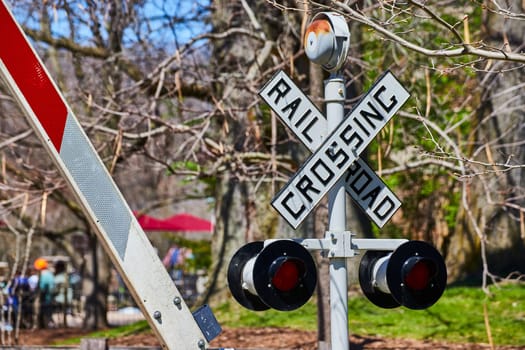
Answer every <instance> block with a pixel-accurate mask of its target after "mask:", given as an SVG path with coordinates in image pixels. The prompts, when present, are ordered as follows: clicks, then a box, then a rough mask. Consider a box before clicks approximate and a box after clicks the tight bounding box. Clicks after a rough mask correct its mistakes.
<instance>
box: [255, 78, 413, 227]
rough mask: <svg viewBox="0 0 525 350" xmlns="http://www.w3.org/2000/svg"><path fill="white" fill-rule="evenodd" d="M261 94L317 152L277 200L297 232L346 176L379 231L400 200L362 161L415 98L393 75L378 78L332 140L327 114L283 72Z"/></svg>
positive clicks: (347, 184)
mask: <svg viewBox="0 0 525 350" xmlns="http://www.w3.org/2000/svg"><path fill="white" fill-rule="evenodd" d="M259 95H260V96H261V98H262V99H263V100H264V101H265V102H266V103H268V105H269V106H270V108H272V110H273V111H274V112H275V113H276V114H277V115H278V116H279V118H280V119H281V121H282V122H283V123H284V124H285V125H287V126H288V127H289V128H290V129H291V130H292V131H293V132H294V133H295V134H296V135H297V137H298V138H299V139H300V140H301V141H302V142H303V143H304V144H305V146H306V147H307V148H308V149H309V150H310V151H312V152H315V153H314V154H312V156H311V157H310V158H308V160H307V161H306V162H305V163H304V165H303V166H302V167H301V168H300V169H299V171H298V172H297V173H296V174H295V175H294V176H293V177H292V178H291V179H290V181H288V183H287V185H286V186H285V187H284V188H283V189H281V191H280V192H279V193H278V194H277V195H276V196H275V198H274V199H273V201H272V205H273V206H274V208H275V209H276V210H277V211H278V212H279V213H280V214H281V215H282V216H283V217H284V218H285V219H286V221H288V223H289V224H290V225H291V226H292V227H293V228H297V227H298V226H299V225H300V224H301V222H302V221H303V220H304V218H305V217H306V216H307V215H308V214H309V212H310V211H311V210H312V209H313V208H314V207H315V206H316V205H317V204H318V203H319V201H320V200H321V198H322V197H323V196H324V195H325V194H326V193H327V192H328V191H329V190H330V188H331V187H332V186H333V185H334V184H335V183H336V182H337V181H338V180H339V178H341V176H343V174H345V172H346V176H345V188H346V191H347V192H348V193H349V194H350V196H351V197H352V199H353V200H354V201H355V202H356V203H357V204H358V205H359V207H360V208H361V209H362V210H363V211H364V212H365V213H366V214H367V215H368V216H369V217H370V219H371V220H372V221H373V222H374V223H375V224H376V225H377V226H379V227H382V226H383V225H384V224H385V223H386V222H388V220H390V218H391V217H392V216H393V215H394V213H395V212H396V211H397V209H398V208H399V207H400V206H401V202H400V201H399V199H398V198H397V197H396V196H395V195H394V193H393V192H392V191H391V190H390V189H389V188H388V187H387V186H386V184H385V183H384V182H383V181H382V180H381V178H380V177H379V176H377V174H376V173H375V172H374V171H373V170H372V169H370V167H369V166H368V164H366V162H365V161H363V160H362V159H360V158H359V154H361V153H362V152H363V151H364V149H365V148H366V147H367V146H368V144H369V143H370V142H371V141H372V139H373V138H374V137H375V136H376V135H377V133H378V132H379V131H380V130H381V129H382V128H383V127H384V126H385V125H386V124H387V122H388V121H389V120H390V119H391V118H392V116H393V115H394V114H395V113H396V112H397V111H398V110H399V109H400V108H401V106H402V105H403V104H404V103H405V102H406V101H407V100H408V98H409V96H410V94H409V93H408V91H407V90H406V89H405V88H404V87H403V86H402V85H401V84H400V83H399V81H398V80H397V79H396V78H395V77H394V75H393V74H392V73H391V72H390V71H387V72H385V73H384V74H383V75H382V76H381V77H380V78H379V79H378V81H377V82H376V83H375V84H374V86H372V88H371V89H370V91H369V92H368V93H367V94H366V95H365V96H364V97H363V98H362V99H361V100H360V101H359V102H358V103H357V104H356V105H355V107H354V108H353V109H352V111H351V112H350V113H349V114H348V115H347V116H346V117H345V119H344V120H343V121H342V122H341V124H340V125H339V126H338V127H337V128H336V130H334V131H333V132H332V133H331V134H330V135H329V136H328V137H326V134H327V132H328V130H327V121H326V118H325V117H324V115H323V114H322V113H321V112H320V111H319V109H317V107H316V106H315V105H314V104H313V103H312V102H311V101H310V99H309V98H308V97H307V96H306V95H305V94H304V93H303V92H302V91H301V89H299V87H297V86H296V85H295V84H294V82H293V81H292V80H291V79H290V77H288V76H287V75H286V74H285V73H284V72H283V71H279V72H278V73H277V74H275V75H274V77H273V78H272V79H271V80H270V81H269V82H268V83H267V84H266V85H265V86H264V87H263V88H262V89H261V91H260V92H259Z"/></svg>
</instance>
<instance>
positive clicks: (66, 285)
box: [53, 260, 73, 326]
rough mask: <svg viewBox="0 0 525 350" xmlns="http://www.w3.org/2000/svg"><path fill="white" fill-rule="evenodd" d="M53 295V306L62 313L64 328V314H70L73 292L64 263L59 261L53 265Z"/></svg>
mask: <svg viewBox="0 0 525 350" xmlns="http://www.w3.org/2000/svg"><path fill="white" fill-rule="evenodd" d="M54 282H55V293H54V299H53V301H54V306H55V307H56V311H58V312H60V313H62V315H63V316H64V326H66V324H65V322H66V318H65V317H66V314H67V313H71V309H70V306H71V299H72V298H73V290H72V289H71V283H70V279H69V275H68V273H67V268H66V262H65V261H63V260H59V261H57V262H56V263H55V280H54Z"/></svg>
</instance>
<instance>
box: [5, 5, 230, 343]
mask: <svg viewBox="0 0 525 350" xmlns="http://www.w3.org/2000/svg"><path fill="white" fill-rule="evenodd" d="M0 38H5V41H4V42H3V43H0V76H1V78H2V79H3V81H4V82H5V83H6V85H7V87H8V88H9V89H10V91H11V93H12V94H13V96H14V97H15V99H16V100H17V102H18V104H19V106H20V107H21V109H22V110H23V112H24V113H25V115H26V117H27V119H28V121H29V124H30V125H31V127H32V128H33V129H34V131H35V132H36V134H37V135H38V137H39V138H40V139H41V140H42V143H43V145H44V148H45V149H46V151H47V152H48V153H49V155H50V156H51V158H52V159H53V161H54V162H55V164H56V165H57V167H58V169H59V170H60V172H61V174H62V175H63V176H64V178H65V179H66V181H67V183H68V185H69V186H70V188H71V190H72V191H73V193H74V194H75V196H76V197H77V199H78V201H79V203H80V205H81V206H82V208H83V210H84V212H85V214H86V216H87V217H88V218H89V220H90V222H91V224H92V226H93V228H94V230H95V232H96V233H97V235H98V237H99V239H100V241H101V242H102V244H103V246H104V248H105V250H106V252H107V253H108V255H109V256H110V258H111V260H112V261H113V263H114V265H115V267H116V268H117V270H118V271H119V273H120V275H121V276H122V278H123V280H124V281H125V283H126V285H127V287H128V289H129V290H130V292H131V294H132V295H133V297H134V299H135V301H136V303H137V305H139V307H140V308H141V310H142V312H143V313H144V315H145V317H146V319H147V320H148V322H149V324H150V326H151V328H152V329H153V330H154V331H155V333H156V334H157V336H158V338H159V340H160V342H161V344H162V346H163V347H164V348H167V349H188V350H190V349H204V348H207V347H208V342H209V341H210V340H211V339H213V338H214V337H215V336H216V335H217V334H218V333H219V332H220V327H219V326H218V324H217V323H216V320H215V318H214V317H213V314H211V311H209V309H207V308H204V310H202V309H201V310H200V311H199V313H198V314H197V313H196V314H195V316H194V315H193V314H192V313H191V312H190V310H189V308H188V307H187V305H186V303H185V302H184V300H183V298H182V295H181V294H180V292H179V291H178V289H177V287H176V286H175V284H174V283H173V281H172V280H171V278H170V276H169V274H168V272H167V271H166V269H165V267H164V266H163V264H162V263H161V261H160V259H159V257H158V256H157V253H156V252H155V250H154V249H153V247H152V246H151V243H150V242H149V240H148V239H147V237H146V235H145V233H144V231H143V230H142V228H141V227H140V225H139V223H138V222H137V220H136V218H135V216H134V215H133V212H132V211H131V209H130V208H129V206H128V204H127V203H126V201H125V199H124V197H123V196H122V194H121V193H120V191H119V189H118V187H117V186H116V184H115V182H114V181H113V179H112V178H111V176H110V174H109V173H108V171H107V170H106V167H105V166H104V163H103V162H102V160H101V159H100V157H99V156H98V154H97V153H96V151H95V149H94V147H93V145H92V144H91V142H90V141H89V139H88V138H87V136H86V134H85V133H84V131H83V130H82V127H81V126H80V124H79V122H78V120H77V119H76V117H75V115H74V114H73V112H72V110H71V109H70V107H69V106H68V104H67V103H66V101H65V99H64V97H63V96H62V94H61V93H60V91H59V89H58V88H57V86H56V84H55V83H54V82H53V80H52V79H51V77H50V75H49V73H48V71H47V70H46V68H45V66H44V65H43V63H42V61H41V60H40V58H39V57H38V55H37V53H36V51H35V50H34V49H33V47H32V46H31V45H30V43H29V41H28V40H27V38H26V36H25V34H24V33H23V31H22V29H21V27H20V26H19V25H18V23H17V22H16V20H15V18H14V16H13V15H12V13H11V11H10V10H9V8H8V6H7V4H6V3H5V1H4V0H0Z"/></svg>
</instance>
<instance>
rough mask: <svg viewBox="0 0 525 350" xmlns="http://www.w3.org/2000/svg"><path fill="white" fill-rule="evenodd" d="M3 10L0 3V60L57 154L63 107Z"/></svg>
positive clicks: (62, 103) (11, 18)
mask: <svg viewBox="0 0 525 350" xmlns="http://www.w3.org/2000/svg"><path fill="white" fill-rule="evenodd" d="M5 6H6V5H5V3H4V2H3V1H0V40H1V42H0V59H1V60H2V62H3V63H4V65H5V66H6V67H7V69H8V70H9V73H10V74H11V76H12V77H13V79H14V80H15V82H16V85H17V86H18V88H19V89H20V91H21V92H22V94H23V95H24V98H25V99H26V100H27V102H28V103H29V105H30V106H31V109H32V110H33V112H34V113H35V114H36V116H37V118H38V120H39V121H40V124H42V127H43V128H44V130H45V131H46V133H47V135H48V136H49V138H50V139H51V142H52V143H53V145H54V146H55V148H56V149H57V151H59V152H60V145H61V143H62V136H63V135H64V128H65V125H66V118H67V107H66V105H65V103H64V101H63V100H62V98H61V97H60V94H59V92H58V91H57V89H56V88H55V86H54V85H53V83H52V82H51V79H50V77H49V76H48V74H47V72H46V70H45V69H44V67H42V64H41V63H40V61H39V60H38V58H37V56H36V54H35V53H34V51H33V50H32V49H31V47H30V46H29V43H28V41H27V40H26V38H25V36H24V34H23V33H22V32H21V30H20V29H19V27H18V26H17V24H16V22H15V19H14V18H13V17H12V16H11V13H10V12H9V11H8V10H7V8H6V7H5Z"/></svg>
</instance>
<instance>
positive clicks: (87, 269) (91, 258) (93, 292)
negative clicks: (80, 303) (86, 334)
mask: <svg viewBox="0 0 525 350" xmlns="http://www.w3.org/2000/svg"><path fill="white" fill-rule="evenodd" d="M110 266H111V265H110V262H109V259H108V257H107V255H106V253H105V252H104V250H103V249H102V247H101V246H100V244H99V243H98V239H97V237H96V236H95V235H94V234H91V235H90V236H89V250H88V253H87V254H86V259H85V265H84V269H83V279H82V294H83V295H85V296H86V302H85V305H84V312H85V316H84V322H83V327H84V328H85V329H101V328H106V327H107V326H108V321H107V296H108V294H109V278H110Z"/></svg>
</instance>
